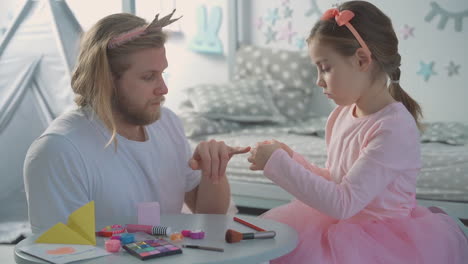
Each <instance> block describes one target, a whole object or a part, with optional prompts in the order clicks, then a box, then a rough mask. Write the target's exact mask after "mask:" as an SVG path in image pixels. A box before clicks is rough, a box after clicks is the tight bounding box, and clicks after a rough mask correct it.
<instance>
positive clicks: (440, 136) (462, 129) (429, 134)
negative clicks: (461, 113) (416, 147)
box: [421, 122, 468, 145]
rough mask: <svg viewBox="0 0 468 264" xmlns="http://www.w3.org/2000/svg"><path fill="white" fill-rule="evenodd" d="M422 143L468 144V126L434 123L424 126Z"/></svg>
mask: <svg viewBox="0 0 468 264" xmlns="http://www.w3.org/2000/svg"><path fill="white" fill-rule="evenodd" d="M421 142H439V143H445V144H449V145H464V144H467V143H468V125H465V124H462V123H459V122H432V123H426V124H424V130H423V132H422V134H421Z"/></svg>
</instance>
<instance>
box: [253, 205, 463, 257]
mask: <svg viewBox="0 0 468 264" xmlns="http://www.w3.org/2000/svg"><path fill="white" fill-rule="evenodd" d="M261 217H263V218H268V219H272V220H275V221H278V222H282V223H284V224H287V225H289V226H291V227H293V228H294V229H296V230H297V232H298V234H299V243H298V245H297V247H296V249H294V250H293V251H292V252H290V253H289V254H287V255H285V256H282V257H280V258H277V259H275V260H273V261H271V263H294V264H301V263H312V264H327V263H336V264H344V263H359V264H362V263H372V264H377V263H379V264H380V263H381V264H388V263H392V264H393V263H395V264H404V263H411V264H418V263H421V264H423V263H424V264H428V263H431V264H432V263H434V264H467V263H468V239H467V238H466V237H465V235H464V234H463V232H462V231H461V229H460V228H459V226H458V225H457V224H456V223H455V221H454V220H452V219H451V218H450V216H448V215H445V214H443V213H432V212H431V211H429V210H428V209H427V208H425V207H421V206H418V207H416V208H415V209H414V210H413V212H412V214H411V215H410V216H408V217H402V218H394V219H386V220H363V221H359V222H356V221H353V222H351V221H347V220H336V219H333V218H331V217H329V216H327V215H325V214H323V213H321V212H319V211H317V210H315V209H313V208H311V207H309V206H307V205H305V204H304V203H302V202H300V201H298V200H295V201H293V202H291V203H289V204H286V205H283V206H280V207H278V208H274V209H272V210H270V211H268V212H266V213H265V214H264V215H262V216H261Z"/></svg>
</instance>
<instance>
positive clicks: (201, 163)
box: [189, 139, 250, 184]
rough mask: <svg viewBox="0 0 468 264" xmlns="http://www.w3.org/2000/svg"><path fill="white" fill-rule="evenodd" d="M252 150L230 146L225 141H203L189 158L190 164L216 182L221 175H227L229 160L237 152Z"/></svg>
mask: <svg viewBox="0 0 468 264" xmlns="http://www.w3.org/2000/svg"><path fill="white" fill-rule="evenodd" d="M249 151H250V147H230V146H228V145H226V144H225V143H224V142H223V141H216V140H214V139H212V140H210V141H202V142H200V143H199V144H198V146H197V147H196V148H195V151H194V152H193V156H192V158H191V159H190V160H189V166H190V168H192V169H193V170H200V169H201V171H202V175H203V176H205V177H209V179H211V181H212V182H213V183H215V184H217V183H219V180H220V179H221V177H224V176H226V168H227V164H228V162H229V160H230V159H231V157H232V156H234V155H236V154H243V153H247V152H249Z"/></svg>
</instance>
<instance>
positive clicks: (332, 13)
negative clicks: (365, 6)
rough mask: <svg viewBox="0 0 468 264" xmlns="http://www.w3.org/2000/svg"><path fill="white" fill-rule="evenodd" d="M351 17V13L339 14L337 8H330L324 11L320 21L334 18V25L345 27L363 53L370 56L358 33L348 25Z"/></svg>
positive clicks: (352, 15) (342, 12) (345, 11)
mask: <svg viewBox="0 0 468 264" xmlns="http://www.w3.org/2000/svg"><path fill="white" fill-rule="evenodd" d="M353 17H354V12H353V11H350V10H343V11H341V12H340V11H339V10H338V9H337V8H332V9H328V10H327V11H325V13H324V14H323V16H322V18H321V20H329V19H332V18H335V20H336V23H337V24H338V26H340V27H341V26H343V25H345V26H346V27H347V28H348V29H349V31H351V33H353V35H354V37H355V38H356V40H357V41H358V42H359V44H360V45H361V47H362V48H363V49H364V50H365V52H367V53H368V54H369V56H371V54H372V53H371V51H370V49H369V47H367V45H366V42H364V40H363V39H362V38H361V35H359V33H358V32H357V30H356V29H355V28H354V27H353V25H351V23H349V21H350V20H351V19H352V18H353Z"/></svg>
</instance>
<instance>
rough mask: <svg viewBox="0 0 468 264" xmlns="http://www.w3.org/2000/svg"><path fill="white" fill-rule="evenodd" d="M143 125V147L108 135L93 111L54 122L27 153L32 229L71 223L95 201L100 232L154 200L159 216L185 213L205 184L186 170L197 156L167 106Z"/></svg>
mask: <svg viewBox="0 0 468 264" xmlns="http://www.w3.org/2000/svg"><path fill="white" fill-rule="evenodd" d="M161 111H162V113H161V119H160V120H158V121H156V122H155V123H153V124H151V125H149V126H146V135H147V140H146V141H145V142H138V141H131V140H128V139H126V138H124V137H122V136H120V135H117V141H118V142H117V146H118V147H117V151H115V147H114V144H111V145H109V146H108V147H107V148H105V145H106V143H107V142H108V141H109V139H110V131H109V130H108V129H107V128H106V127H105V126H104V124H103V123H102V122H101V121H100V120H99V119H98V118H97V116H96V115H95V114H94V112H93V111H92V110H90V109H89V108H84V109H77V110H72V111H70V112H68V113H65V114H63V115H62V116H60V117H58V118H57V119H56V120H54V121H53V122H52V124H51V125H50V126H49V127H48V129H47V130H46V131H45V132H44V134H42V135H41V136H40V137H39V138H38V139H37V140H35V141H34V142H33V144H32V145H31V147H30V148H29V151H28V153H27V155H26V159H25V164H24V182H25V189H26V195H27V199H28V208H29V209H28V210H29V220H30V222H31V227H32V231H33V232H34V233H39V232H42V231H45V230H46V229H48V228H50V227H51V226H53V225H54V224H56V223H57V222H63V223H66V222H67V218H68V216H69V215H70V213H72V212H73V211H74V210H76V209H78V208H79V207H81V206H83V205H84V204H86V203H88V202H90V201H92V200H94V203H95V217H96V228H97V229H100V228H102V227H104V226H107V225H112V224H128V223H136V222H137V203H140V202H152V201H157V202H159V203H160V207H161V213H166V214H167V213H180V212H181V209H182V205H183V202H184V195H185V192H188V191H190V190H193V189H194V188H195V187H196V186H197V185H198V184H199V183H200V179H201V174H200V172H199V171H193V170H192V169H190V167H189V166H188V160H189V159H190V157H191V156H192V152H191V149H190V146H189V143H188V142H187V138H186V137H185V134H184V130H183V128H182V123H181V122H180V120H179V119H178V118H177V116H176V115H175V114H174V113H173V112H172V111H170V110H169V109H167V108H162V109H161Z"/></svg>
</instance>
